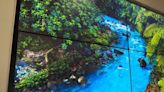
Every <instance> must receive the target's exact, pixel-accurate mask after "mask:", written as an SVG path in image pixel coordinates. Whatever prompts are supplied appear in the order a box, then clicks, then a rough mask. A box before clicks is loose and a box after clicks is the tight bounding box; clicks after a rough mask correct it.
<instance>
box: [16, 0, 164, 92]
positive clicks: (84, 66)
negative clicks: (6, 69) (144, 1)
mask: <svg viewBox="0 0 164 92" xmlns="http://www.w3.org/2000/svg"><path fill="white" fill-rule="evenodd" d="M16 31H19V34H18V41H17V57H16V64H15V76H14V89H13V91H14V92H164V16H163V15H160V14H157V13H155V12H153V11H150V10H148V9H145V8H143V7H141V6H138V5H135V4H133V3H130V2H128V1H127V0H21V4H20V12H19V24H18V30H16Z"/></svg>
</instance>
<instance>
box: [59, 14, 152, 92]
mask: <svg viewBox="0 0 164 92" xmlns="http://www.w3.org/2000/svg"><path fill="white" fill-rule="evenodd" d="M100 22H101V24H103V25H106V26H108V27H109V28H110V29H111V30H112V31H113V32H115V33H117V34H118V39H119V43H117V44H113V45H112V46H114V47H112V49H110V50H107V51H104V52H102V53H104V54H106V53H108V52H113V50H114V49H117V50H120V51H122V52H124V54H123V55H120V56H116V55H115V54H114V53H113V56H114V57H115V59H114V60H113V61H111V60H110V63H108V64H105V65H103V66H102V68H101V69H99V70H97V71H96V72H95V73H93V74H90V75H88V76H86V77H87V80H88V82H87V84H86V85H85V86H84V85H83V86H70V87H68V86H61V87H60V89H59V90H58V92H144V91H145V89H146V86H147V85H148V83H149V82H150V78H149V77H150V73H151V71H152V67H153V66H152V65H149V64H148V58H147V57H145V53H144V52H145V49H146V43H145V41H144V39H143V38H142V37H141V35H140V33H138V32H137V31H136V30H133V29H132V28H131V27H130V26H128V25H125V24H123V23H121V22H120V21H118V20H116V19H114V18H112V17H109V16H104V17H103V19H102V20H101V21H100ZM122 34H128V35H129V39H128V38H127V37H126V36H123V35H122ZM116 47H119V49H118V48H116ZM128 48H129V49H130V50H128ZM104 58H105V55H104ZM139 58H144V59H145V60H146V62H147V64H148V66H147V67H146V68H141V67H140V65H139V63H138V59H139ZM120 65H121V66H122V67H120ZM101 73H102V74H101Z"/></svg>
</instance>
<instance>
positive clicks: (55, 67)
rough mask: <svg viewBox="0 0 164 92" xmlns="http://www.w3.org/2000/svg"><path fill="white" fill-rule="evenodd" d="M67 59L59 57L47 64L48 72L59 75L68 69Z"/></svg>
mask: <svg viewBox="0 0 164 92" xmlns="http://www.w3.org/2000/svg"><path fill="white" fill-rule="evenodd" d="M67 60H68V59H66V58H60V59H59V60H56V61H54V62H52V63H51V64H50V65H49V73H50V74H53V75H56V76H60V75H61V74H64V73H66V72H67V71H69V70H70V66H69V62H67Z"/></svg>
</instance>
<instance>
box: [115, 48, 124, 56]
mask: <svg viewBox="0 0 164 92" xmlns="http://www.w3.org/2000/svg"><path fill="white" fill-rule="evenodd" d="M114 53H115V54H116V55H122V54H124V53H123V52H122V51H119V50H117V49H114Z"/></svg>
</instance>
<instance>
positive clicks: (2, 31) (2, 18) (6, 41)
mask: <svg viewBox="0 0 164 92" xmlns="http://www.w3.org/2000/svg"><path fill="white" fill-rule="evenodd" d="M15 8H16V0H0V92H7V84H8V74H9V65H10V55H11V45H12V35H13V27H14V17H15Z"/></svg>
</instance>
